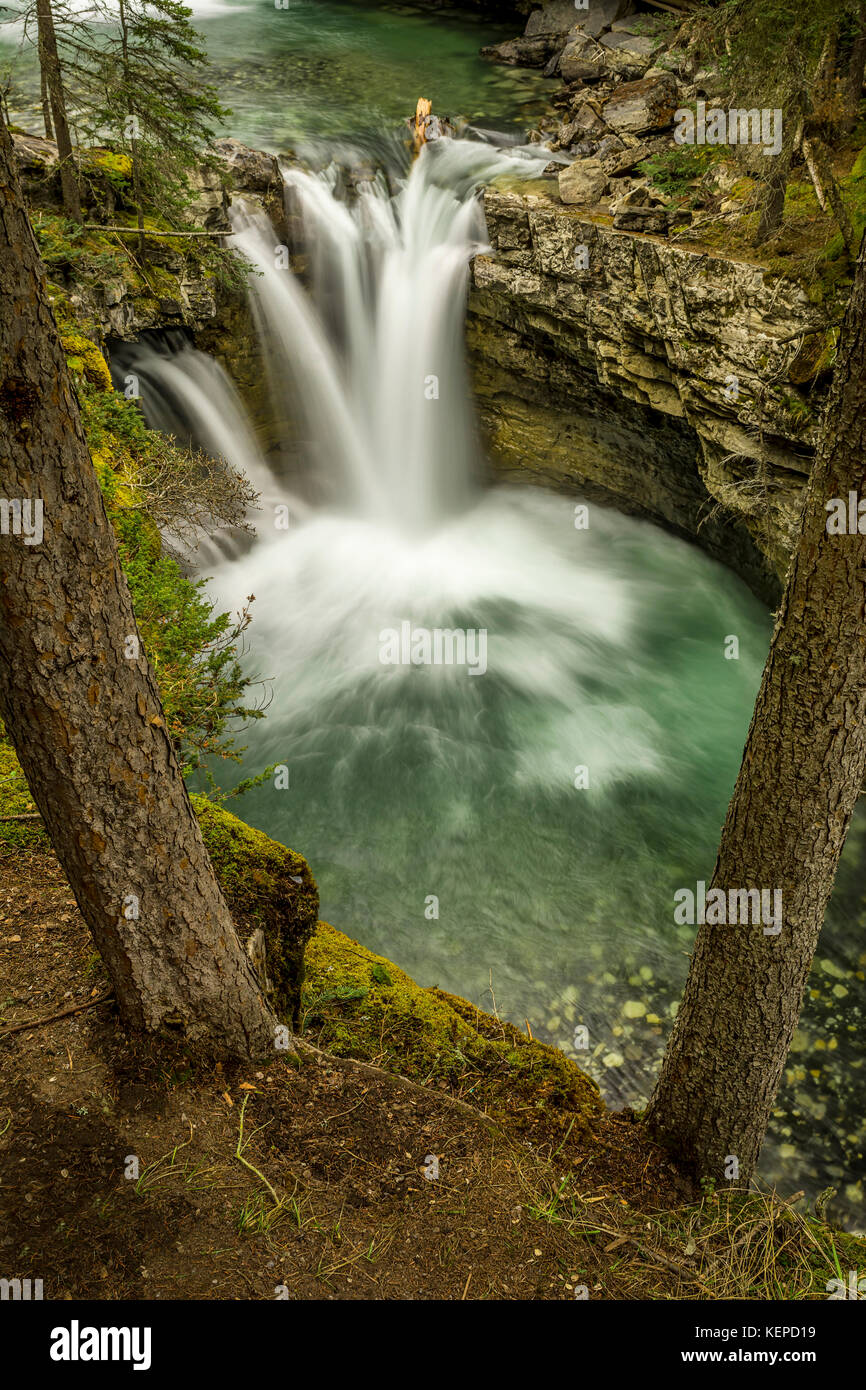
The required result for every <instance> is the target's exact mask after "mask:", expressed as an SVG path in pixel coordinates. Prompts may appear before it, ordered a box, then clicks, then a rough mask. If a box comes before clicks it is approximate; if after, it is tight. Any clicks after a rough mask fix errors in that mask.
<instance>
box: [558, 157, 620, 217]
mask: <svg viewBox="0 0 866 1390" xmlns="http://www.w3.org/2000/svg"><path fill="white" fill-rule="evenodd" d="M607 188H608V177H607V174H606V173H605V171H604V169H603V168H602V166H601V164H600V162H599V161H598V160H597V159H578V160H575V162H574V164H569V165H568V167H567V168H565V169H563V171H562V173H561V174H560V176H559V196H560V198H561V199H562V201H563V202H564V203H569V204H576V205H578V206H581V207H593V206H594V205H595V204H596V203H597V202H598V201H599V200H600V199H601V198H603V197H604V194H605V193H606V192H607Z"/></svg>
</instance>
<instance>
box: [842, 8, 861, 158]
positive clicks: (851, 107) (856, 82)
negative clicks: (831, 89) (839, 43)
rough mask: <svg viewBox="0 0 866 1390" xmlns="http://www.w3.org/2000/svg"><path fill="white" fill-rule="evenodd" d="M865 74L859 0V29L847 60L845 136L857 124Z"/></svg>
mask: <svg viewBox="0 0 866 1390" xmlns="http://www.w3.org/2000/svg"><path fill="white" fill-rule="evenodd" d="M864 73H866V0H860V13H859V27H858V31H857V35H856V37H855V39H854V43H853V45H852V48H851V57H850V58H849V60H848V74H847V80H846V83H845V87H846V91H845V117H844V120H843V122H842V129H843V131H844V132H845V134H846V135H850V133H851V131H852V130H853V129H854V127H855V125H856V124H857V111H858V109H859V106H860V98H861V97H862V95H863V76H864Z"/></svg>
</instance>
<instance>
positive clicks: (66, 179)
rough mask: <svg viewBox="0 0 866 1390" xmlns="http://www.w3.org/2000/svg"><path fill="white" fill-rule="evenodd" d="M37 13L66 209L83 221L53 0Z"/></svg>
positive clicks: (39, 1)
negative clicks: (52, 10) (67, 117)
mask: <svg viewBox="0 0 866 1390" xmlns="http://www.w3.org/2000/svg"><path fill="white" fill-rule="evenodd" d="M36 15H37V22H38V25H39V61H40V63H41V64H42V73H43V76H44V79H45V85H46V87H47V88H48V95H49V97H50V99H51V114H52V116H53V117H54V133H55V136H56V138H57V153H58V155H59V156H60V186H61V188H62V190H63V210H64V212H65V213H66V216H67V217H69V218H70V219H71V220H72V221H73V222H80V221H81V196H80V194H79V191H78V176H77V174H76V170H75V156H74V155H73V153H72V141H71V139H70V137H69V125H68V123H67V120H66V97H65V95H64V92H63V74H62V72H61V69H60V59H59V58H58V56H57V37H56V35H55V32H54V16H53V14H52V12H51V0H36Z"/></svg>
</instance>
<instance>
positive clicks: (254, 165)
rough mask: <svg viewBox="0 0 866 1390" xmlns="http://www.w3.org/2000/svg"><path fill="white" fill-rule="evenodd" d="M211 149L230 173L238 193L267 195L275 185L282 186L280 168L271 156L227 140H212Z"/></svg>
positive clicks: (237, 141)
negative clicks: (212, 148)
mask: <svg viewBox="0 0 866 1390" xmlns="http://www.w3.org/2000/svg"><path fill="white" fill-rule="evenodd" d="M213 147H214V150H215V151H216V153H217V156H218V158H219V159H220V161H221V163H223V164H225V166H226V168H227V169H228V170H229V172H230V173H231V176H232V184H233V186H234V188H235V189H236V190H237V191H238V193H268V192H269V191H270V190H271V189H272V188H273V187H274V186H275V185H277V186H280V185H282V178H281V176H280V167H279V164H278V163H277V160H276V159H275V157H274V156H273V155H272V154H264V153H263V152H262V150H251V149H250V148H249V146H247V145H243V144H241V142H240V140H233V139H229V138H225V139H221V140H214V142H213Z"/></svg>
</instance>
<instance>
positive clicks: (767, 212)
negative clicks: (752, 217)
mask: <svg viewBox="0 0 866 1390" xmlns="http://www.w3.org/2000/svg"><path fill="white" fill-rule="evenodd" d="M790 168H791V151H790V150H788V151H787V152H786V151H784V150H783V151H782V153H781V154H779V155H777V156H776V160H775V163H774V165H773V168H772V170H771V172H770V176H769V178H768V179H767V182H766V185H765V188H764V197H763V201H762V203H761V213H760V216H759V218H758V227H757V230H756V232H755V237H754V241H753V245H754V246H763V245H764V242H765V241H769V240H770V237H772V236H775V234H776V232H777V231H778V230H779V228H780V227H781V225H782V214H783V213H784V211H785V189H786V188H787V186H788V172H789V170H790Z"/></svg>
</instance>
